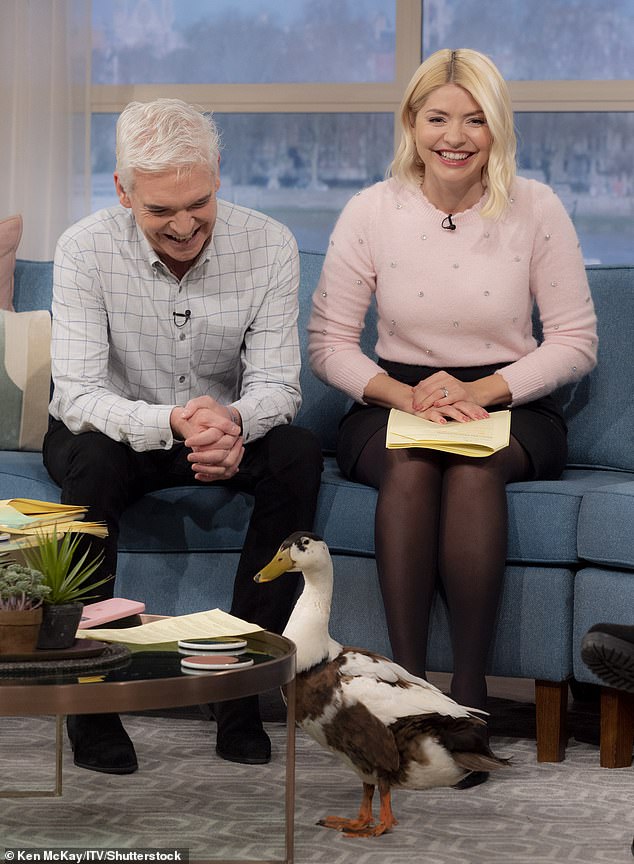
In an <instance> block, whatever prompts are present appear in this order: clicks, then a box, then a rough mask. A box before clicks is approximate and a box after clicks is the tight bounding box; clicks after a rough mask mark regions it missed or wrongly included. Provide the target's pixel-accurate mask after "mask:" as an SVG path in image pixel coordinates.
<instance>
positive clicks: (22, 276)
mask: <svg viewBox="0 0 634 864" xmlns="http://www.w3.org/2000/svg"><path fill="white" fill-rule="evenodd" d="M52 297H53V262H52V261H25V260H23V259H18V260H17V261H16V262H15V279H14V285H13V305H14V307H15V310H16V312H30V311H31V310H32V309H49V310H50V308H51V301H52Z"/></svg>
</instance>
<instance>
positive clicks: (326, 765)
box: [0, 700, 634, 864]
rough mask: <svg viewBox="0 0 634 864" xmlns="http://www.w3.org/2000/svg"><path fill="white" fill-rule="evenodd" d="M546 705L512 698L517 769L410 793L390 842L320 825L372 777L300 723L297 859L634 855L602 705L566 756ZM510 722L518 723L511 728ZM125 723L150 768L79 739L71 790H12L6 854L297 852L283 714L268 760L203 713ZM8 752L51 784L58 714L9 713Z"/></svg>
mask: <svg viewBox="0 0 634 864" xmlns="http://www.w3.org/2000/svg"><path fill="white" fill-rule="evenodd" d="M533 711H534V706H530V705H528V706H527V705H523V704H520V703H517V704H516V703H512V702H508V703H507V702H505V701H504V700H498V702H497V705H496V710H495V712H494V715H493V716H494V717H496V722H495V726H494V728H493V732H494V735H495V736H496V737H494V738H493V740H492V746H493V748H494V750H495V751H496V752H497V753H498V754H499V755H502V756H508V757H510V758H511V759H512V760H513V766H512V767H511V768H509V769H507V770H504V771H502V772H500V773H498V774H496V775H495V777H494V778H492V779H491V780H489V782H488V783H486V784H484V785H482V786H479V787H476V788H473V789H470V790H466V791H457V790H452V789H436V790H427V791H420V792H413V791H407V790H396V791H395V792H394V795H393V804H394V810H395V814H396V816H397V818H398V819H399V825H398V826H397V827H396V828H395V829H394V831H393V832H391V833H390V834H387V835H385V836H383V837H380V838H376V839H349V838H346V837H343V836H342V835H340V834H338V833H337V832H334V831H330V830H327V829H325V828H321V827H319V826H317V825H316V824H315V822H316V820H317V819H318V818H320V817H322V816H324V815H327V814H329V813H334V814H337V815H344V816H348V815H350V816H352V815H354V814H355V813H356V811H357V809H358V805H359V801H360V793H361V786H360V783H359V782H358V781H357V779H356V777H355V776H354V775H353V774H352V773H351V772H349V771H347V770H346V769H344V768H343V767H340V766H339V764H338V762H337V761H336V760H335V759H334V757H332V756H331V755H330V754H328V753H326V752H324V751H322V750H321V749H320V748H319V747H318V746H317V745H315V744H314V743H313V742H312V741H311V740H310V739H308V738H306V737H305V736H304V735H302V734H301V733H300V734H299V735H298V742H297V802H296V803H297V806H296V845H295V860H296V861H297V862H298V864H309V862H311V864H312V862H324V864H384V862H389V864H410V862H411V864H414V862H424V864H542V862H543V864H546V862H573V864H590V862H606V864H619V862H624V864H632V862H634V859H633V858H632V855H631V852H630V844H631V843H632V834H633V831H634V773H633V769H632V768H627V769H620V770H608V769H602V768H600V767H599V753H598V748H597V746H596V744H594V743H591V741H590V739H591V738H592V737H593V735H595V736H596V716H595V715H592V714H589V715H588V714H584V712H581V715H580V717H577V722H576V725H577V727H578V733H577V734H578V738H579V739H583V738H584V737H585V738H587V739H588V740H587V741H583V740H577V739H576V738H571V740H570V742H569V745H568V750H567V755H566V760H565V761H564V762H562V763H559V764H538V763H537V762H536V759H535V742H534V740H532V738H531V737H530V736H531V722H532V717H533ZM584 718H585V719H584ZM573 720H574V714H573ZM504 722H506V726H507V729H508V730H510V731H511V733H512V734H505V735H501V734H497V732H496V729H498V730H500V727H502V726H504ZM584 723H585V724H586V726H587V728H585V727H584ZM125 725H126V728H127V729H128V730H129V732H130V734H131V736H132V738H133V740H134V741H135V745H136V748H137V753H138V757H139V763H140V770H139V771H138V772H137V773H136V774H133V775H130V776H127V777H113V776H110V775H99V774H96V773H94V772H90V771H85V770H82V769H79V768H76V767H75V766H74V765H73V763H72V756H71V754H70V750H69V748H68V744H67V742H65V754H64V755H65V758H64V794H63V797H62V798H27V799H17V800H16V799H2V800H0V808H1V809H0V813H1V815H0V851H4V850H3V847H4V848H6V847H12V846H14V847H17V846H23V847H30V848H46V847H75V848H77V847H91V848H96V849H104V848H108V847H123V848H126V849H135V848H137V849H139V848H145V847H150V846H152V847H186V848H188V849H189V850H190V855H191V857H192V859H194V858H195V859H206V860H211V859H213V858H224V859H231V858H262V859H267V858H268V859H281V858H282V857H283V852H284V847H283V788H284V771H283V759H282V754H283V748H284V735H285V730H284V727H283V724H281V723H279V722H268V723H267V729H268V731H269V733H270V734H271V738H272V741H273V757H274V758H273V761H272V763H271V764H270V765H268V766H258V767H245V766H239V765H235V764H232V763H228V762H223V761H222V760H221V759H219V758H218V757H217V756H216V755H215V752H214V745H215V725H214V723H213V722H209V720H207V719H205V718H204V717H203V716H202V714H201V713H200V712H198V713H191V712H190V713H189V714H187V712H180V713H179V712H174V713H173V714H169V715H168V716H165V715H163V716H161V715H158V714H153V715H145V716H143V715H133V716H127V717H126V718H125ZM574 725H575V724H574V723H573V726H574ZM579 730H580V731H579ZM573 731H574V729H573ZM0 760H1V761H0V765H1V766H2V772H1V774H2V777H1V780H0V784H1V785H2V786H3V787H5V788H6V787H7V786H12V787H13V788H20V787H21V788H32V787H34V786H50V785H51V778H52V774H53V771H54V722H53V720H52V719H49V718H27V719H22V718H19V719H18V718H0Z"/></svg>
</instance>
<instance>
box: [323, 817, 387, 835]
mask: <svg viewBox="0 0 634 864" xmlns="http://www.w3.org/2000/svg"><path fill="white" fill-rule="evenodd" d="M317 824H318V825H323V827H324V828H334V829H335V830H336V831H341V832H342V834H344V835H345V836H346V837H380V836H381V834H385V833H386V832H387V831H389V830H390V829H391V828H392V826H393V825H398V822H397V820H396V819H392V820H391V821H390V822H389V823H388V822H376V823H375V822H374V821H372V820H362V819H344V818H342V817H340V816H327V817H326V818H325V819H320V820H319V822H318V823H317Z"/></svg>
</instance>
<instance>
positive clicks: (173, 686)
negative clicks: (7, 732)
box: [0, 630, 296, 864]
mask: <svg viewBox="0 0 634 864" xmlns="http://www.w3.org/2000/svg"><path fill="white" fill-rule="evenodd" d="M244 638H245V639H247V648H246V652H247V653H246V655H241V657H242V656H247V657H251V658H253V660H254V663H253V665H252V666H244V667H242V668H239V669H233V670H227V671H224V670H223V671H220V672H203V673H196V674H189V673H187V672H184V671H183V670H182V667H181V659H182V657H183V656H184V654H186V653H191V652H186V651H185V652H184V651H183V649H179V648H178V645H177V643H176V642H167V643H164V644H161V645H149V646H148V645H143V646H137V645H135V646H132V645H130V646H129V648H130V651H131V653H130V657H129V659H126V660H124V661H122V662H121V663H120V664H119V665H117V666H114V667H111V668H108V667H106V668H99V667H96V668H95V669H94V671H91V670H90V669H85V668H82V669H81V670H80V671H76V672H74V673H73V672H69V671H68V670H66V669H63V668H60V669H55V668H54V667H52V668H51V669H50V671H49V670H47V671H45V672H42V671H38V672H36V673H26V674H25V673H23V672H19V673H17V674H16V675H15V676H14V675H7V674H3V675H0V716H5V717H17V716H42V715H48V714H54V715H57V726H56V778H55V789H54V790H52V791H50V792H48V791H46V792H42V791H37V792H35V791H34V792H8V791H7V792H0V797H28V796H30V795H61V794H62V740H63V734H62V729H63V718H64V716H65V715H67V714H101V713H119V712H125V711H147V710H151V709H160V708H177V707H183V706H186V705H199V704H205V703H207V702H222V701H224V700H227V699H239V698H241V697H243V696H253V695H256V694H258V693H264V692H266V691H267V690H273V689H275V688H276V687H284V688H285V693H286V784H285V840H286V857H285V858H284V859H281V860H283V861H284V862H285V864H292V861H293V846H294V812H295V653H296V652H295V645H294V644H293V643H292V642H291V641H290V640H289V639H286V638H284V637H283V636H278V635H277V634H275V633H269V632H268V631H265V630H262V631H258V632H256V633H251V634H248V635H247V636H245V637H244ZM232 860H233V861H234V862H235V864H238V862H237V861H236V859H232ZM218 864H222V862H218ZM242 864H250V862H246V861H245V862H242Z"/></svg>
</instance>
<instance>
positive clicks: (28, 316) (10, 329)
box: [0, 310, 51, 450]
mask: <svg viewBox="0 0 634 864" xmlns="http://www.w3.org/2000/svg"><path fill="white" fill-rule="evenodd" d="M50 343H51V316H50V314H49V313H48V312H47V311H46V310H38V311H34V312H9V311H7V310H0V405H2V411H1V412H0V450H41V448H42V439H43V438H44V433H45V432H46V427H47V423H48V400H49V393H50V384H51V359H50Z"/></svg>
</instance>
